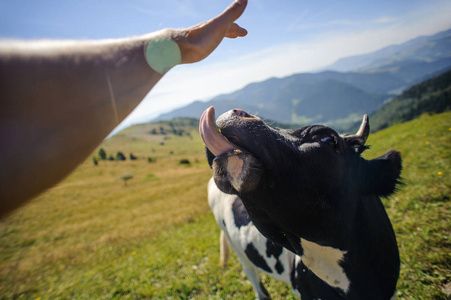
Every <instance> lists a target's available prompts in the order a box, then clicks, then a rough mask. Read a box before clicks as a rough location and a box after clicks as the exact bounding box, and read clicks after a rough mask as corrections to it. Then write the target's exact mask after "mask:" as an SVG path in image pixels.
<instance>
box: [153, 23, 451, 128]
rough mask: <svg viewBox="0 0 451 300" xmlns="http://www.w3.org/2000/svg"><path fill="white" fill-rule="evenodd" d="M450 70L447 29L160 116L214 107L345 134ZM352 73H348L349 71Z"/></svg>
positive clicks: (187, 114)
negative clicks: (392, 101)
mask: <svg viewBox="0 0 451 300" xmlns="http://www.w3.org/2000/svg"><path fill="white" fill-rule="evenodd" d="M450 67H451V30H448V31H445V32H442V33H438V34H436V35H434V36H431V37H420V38H417V39H414V40H412V41H409V42H407V43H404V44H401V45H395V46H390V47H387V48H384V49H382V50H379V51H376V52H374V53H370V54H366V55H360V56H356V57H350V58H346V59H343V60H340V61H338V62H337V63H335V64H334V65H332V66H331V68H332V69H338V70H342V71H346V72H338V71H323V72H319V73H301V74H295V75H292V76H288V77H284V78H271V79H268V80H265V81H262V82H258V83H252V84H249V85H247V86H246V87H244V88H243V89H241V90H238V91H235V92H233V93H230V94H224V95H219V96H216V97H214V98H213V99H211V100H210V101H208V102H201V101H196V102H194V103H191V104H189V105H187V106H185V107H182V108H180V109H176V110H174V111H172V112H170V113H167V114H163V115H161V116H159V117H158V118H157V119H156V120H164V119H172V118H178V117H194V118H199V117H200V116H201V114H202V112H203V111H204V110H205V109H206V108H207V107H209V106H211V105H214V106H215V108H216V111H217V115H219V114H221V113H223V112H225V111H228V110H230V109H233V108H241V109H243V110H245V111H247V112H249V113H251V114H257V115H259V116H260V117H263V118H267V119H271V120H274V121H277V122H281V123H292V124H298V125H299V126H301V125H305V124H307V123H309V124H311V123H327V124H328V125H330V126H333V127H335V128H337V129H339V130H347V129H349V128H350V126H352V124H353V123H354V122H355V121H358V120H360V119H361V116H362V115H363V114H365V113H366V114H371V113H373V112H375V111H376V110H377V109H378V108H379V107H380V106H381V105H382V104H383V103H385V102H388V101H389V100H390V99H392V98H393V97H394V96H396V95H398V94H399V93H400V92H401V91H402V90H404V89H406V88H408V87H409V86H412V85H413V84H416V83H418V82H420V81H423V80H425V79H428V78H430V77H432V76H435V75H437V74H440V73H443V72H445V71H446V70H447V69H448V68H450ZM350 70H351V71H350Z"/></svg>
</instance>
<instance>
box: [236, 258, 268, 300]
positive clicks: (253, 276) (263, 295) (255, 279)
mask: <svg viewBox="0 0 451 300" xmlns="http://www.w3.org/2000/svg"><path fill="white" fill-rule="evenodd" d="M240 262H241V265H242V266H243V271H244V273H245V274H246V276H247V278H249V280H250V281H251V283H252V286H253V287H254V290H255V293H256V294H257V298H258V299H259V300H269V299H271V296H270V295H269V293H268V291H267V290H266V288H265V287H264V286H263V283H262V282H261V280H260V274H259V271H258V269H257V268H255V267H254V266H252V265H251V264H250V262H249V261H246V262H245V261H243V259H241V258H240Z"/></svg>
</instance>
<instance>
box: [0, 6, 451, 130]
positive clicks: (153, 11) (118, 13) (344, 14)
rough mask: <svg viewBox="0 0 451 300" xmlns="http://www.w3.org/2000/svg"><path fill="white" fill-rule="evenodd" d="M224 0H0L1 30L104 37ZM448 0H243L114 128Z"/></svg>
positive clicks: (343, 51)
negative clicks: (225, 25) (198, 52)
mask: <svg viewBox="0 0 451 300" xmlns="http://www.w3.org/2000/svg"><path fill="white" fill-rule="evenodd" d="M231 1H232V0H230V1H226V0H128V1H125V0H122V1H121V0H97V1H91V0H58V1H56V0H53V1H48V0H40V1H33V0H2V1H1V2H0V39H83V40H86V39H94V40H98V39H106V38H123V37H127V36H136V35H141V34H146V33H149V32H152V31H157V30H160V29H164V28H184V27H189V26H192V25H195V24H197V23H200V22H202V21H206V20H208V19H210V18H212V17H214V16H215V15H217V14H219V13H221V12H222V11H223V10H224V9H225V8H226V7H227V6H228V5H229V4H230V3H231ZM450 16H451V1H450V0H428V1H424V0H376V1H374V0H365V1H362V0H310V1H305V0H277V1H276V0H249V3H248V6H247V8H246V11H245V12H244V14H243V15H242V16H241V18H240V19H238V20H237V23H238V24H240V25H241V26H242V27H244V28H246V29H247V30H248V32H249V33H248V35H247V36H246V37H245V38H239V39H224V41H223V42H222V43H221V45H220V46H219V47H218V48H217V49H216V50H215V51H214V52H213V53H212V54H211V55H210V56H209V57H208V58H206V59H205V60H203V61H202V62H200V63H196V64H190V65H180V66H176V67H175V68H173V69H172V70H171V71H169V72H168V73H167V74H166V75H165V76H164V77H163V78H162V80H160V82H159V83H158V84H157V85H156V86H155V87H154V88H153V89H152V91H151V92H150V93H149V94H148V95H147V96H146V97H145V98H144V100H143V101H142V102H141V104H140V105H139V106H138V107H137V108H136V109H135V111H134V112H133V113H132V114H131V115H130V116H129V117H128V118H127V119H125V120H124V121H123V122H122V123H121V125H120V126H118V128H117V129H116V131H117V130H118V129H121V128H124V127H127V126H129V125H131V124H136V123H142V122H146V121H149V120H150V119H152V118H154V117H157V116H158V115H159V114H161V113H164V112H168V111H171V110H173V109H175V108H179V107H182V106H184V105H187V104H189V103H191V102H193V101H196V100H202V101H206V100H208V99H210V98H212V97H214V96H217V95H219V94H225V93H230V92H233V91H236V90H238V89H241V88H243V87H245V86H246V85H248V84H250V83H252V82H258V81H263V80H265V79H268V78H271V77H284V76H289V75H292V74H295V73H301V72H313V71H315V70H319V69H321V68H324V67H326V66H328V65H331V64H332V63H334V62H335V61H336V60H338V59H340V58H343V57H347V56H352V55H357V54H364V53H369V52H372V51H375V50H379V49H381V48H383V47H386V46H389V45H392V44H400V43H403V42H406V41H408V40H410V39H413V38H415V37H418V36H422V35H432V34H435V33H437V32H440V31H443V30H446V29H449V28H451V17H450Z"/></svg>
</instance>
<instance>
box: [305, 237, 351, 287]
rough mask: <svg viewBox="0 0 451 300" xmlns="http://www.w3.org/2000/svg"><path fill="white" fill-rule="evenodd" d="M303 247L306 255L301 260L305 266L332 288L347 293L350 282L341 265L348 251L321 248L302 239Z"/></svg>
mask: <svg viewBox="0 0 451 300" xmlns="http://www.w3.org/2000/svg"><path fill="white" fill-rule="evenodd" d="M301 245H302V248H303V249H304V255H303V256H302V258H301V259H302V262H303V263H304V265H305V266H306V267H307V268H309V269H310V270H311V271H312V272H313V273H315V275H316V276H318V277H319V278H321V279H322V280H323V281H325V282H326V283H327V284H329V285H330V286H332V287H336V288H340V289H342V290H343V291H344V292H345V293H347V292H348V290H349V285H350V282H349V279H348V277H347V276H346V274H345V272H344V271H343V268H342V267H341V266H340V264H339V263H340V261H342V260H343V257H344V255H345V254H346V251H341V250H339V249H335V248H332V247H327V246H321V245H318V244H315V243H312V242H310V241H307V240H304V239H302V238H301Z"/></svg>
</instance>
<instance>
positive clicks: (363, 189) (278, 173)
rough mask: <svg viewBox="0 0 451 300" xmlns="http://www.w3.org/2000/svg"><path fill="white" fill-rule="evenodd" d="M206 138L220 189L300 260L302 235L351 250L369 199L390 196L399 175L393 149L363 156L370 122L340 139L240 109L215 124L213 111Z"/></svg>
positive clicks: (207, 115) (205, 118) (322, 129)
mask: <svg viewBox="0 0 451 300" xmlns="http://www.w3.org/2000/svg"><path fill="white" fill-rule="evenodd" d="M218 128H219V129H218ZM200 133H201V136H202V138H203V140H204V143H205V145H206V148H207V157H208V161H209V163H210V165H211V167H212V169H213V177H214V180H215V183H216V184H217V186H218V187H219V188H220V189H221V190H222V191H223V192H225V193H229V194H237V195H238V196H240V198H241V199H242V200H243V202H244V204H245V207H246V209H247V210H248V213H249V215H250V217H251V218H252V220H253V221H254V223H255V225H256V226H257V227H258V228H259V230H260V231H261V232H262V233H263V234H264V235H265V236H267V237H268V238H270V239H272V240H274V241H276V242H278V243H280V244H282V245H283V246H285V247H287V248H288V249H290V250H292V251H295V252H297V253H298V254H302V253H300V252H302V249H297V244H298V243H297V242H296V241H298V240H299V237H302V238H305V239H307V240H309V241H314V242H316V243H319V244H321V245H327V246H333V247H337V248H340V249H345V248H346V244H347V243H348V242H349V239H351V238H352V237H351V235H352V233H351V232H350V230H349V228H352V227H353V226H354V223H355V220H356V215H358V210H359V209H360V208H361V206H362V205H363V206H365V199H367V198H368V197H369V198H371V197H377V196H387V195H389V194H391V193H392V192H393V191H394V189H395V186H396V183H397V182H398V179H399V175H400V171H401V157H400V154H399V152H396V151H394V150H391V151H389V152H387V153H386V154H385V155H384V156H382V157H380V158H377V159H374V160H369V161H368V160H365V159H363V158H362V157H361V156H360V154H361V153H362V152H363V151H364V150H365V149H367V146H365V142H366V139H367V137H368V134H369V124H368V117H367V116H365V117H364V119H363V122H362V125H361V128H360V130H359V131H358V132H357V134H355V135H351V136H341V135H339V134H338V133H337V132H335V131H334V130H333V129H331V128H329V127H326V126H319V125H314V126H307V127H303V128H300V129H298V130H285V129H279V128H274V127H271V126H269V125H267V124H265V123H264V122H263V121H262V120H261V119H260V118H258V117H256V116H252V115H250V114H248V113H246V112H244V111H242V110H239V109H234V110H232V111H229V112H227V113H225V114H223V115H221V116H220V117H219V118H218V120H217V121H216V122H215V113H214V108H213V107H210V108H209V109H207V110H206V111H205V112H204V114H203V115H202V117H201V122H200ZM389 227H390V228H391V226H389Z"/></svg>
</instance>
